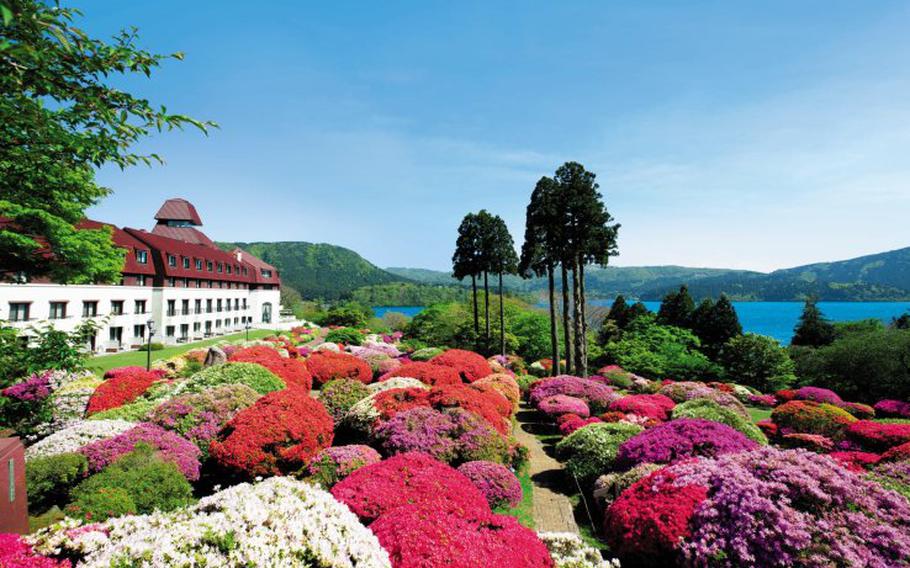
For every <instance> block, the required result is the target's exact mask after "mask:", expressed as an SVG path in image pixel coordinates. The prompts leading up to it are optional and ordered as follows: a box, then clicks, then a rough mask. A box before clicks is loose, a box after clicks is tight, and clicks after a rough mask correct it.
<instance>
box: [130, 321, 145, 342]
mask: <svg viewBox="0 0 910 568" xmlns="http://www.w3.org/2000/svg"><path fill="white" fill-rule="evenodd" d="M133 337H135V338H137V339H145V326H144V325H139V324H137V325H134V326H133Z"/></svg>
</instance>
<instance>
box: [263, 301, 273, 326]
mask: <svg viewBox="0 0 910 568" xmlns="http://www.w3.org/2000/svg"><path fill="white" fill-rule="evenodd" d="M262 323H272V304H271V303H270V302H266V303H264V304H262Z"/></svg>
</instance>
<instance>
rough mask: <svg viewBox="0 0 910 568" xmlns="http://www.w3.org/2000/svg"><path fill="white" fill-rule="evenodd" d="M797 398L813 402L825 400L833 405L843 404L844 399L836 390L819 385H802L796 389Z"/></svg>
mask: <svg viewBox="0 0 910 568" xmlns="http://www.w3.org/2000/svg"><path fill="white" fill-rule="evenodd" d="M796 399H797V400H812V401H815V402H825V403H828V404H833V405H834V406H843V405H844V401H843V399H841V397H839V396H838V395H837V393H836V392H834V391H833V390H829V389H823V388H821V387H802V388H800V389H799V390H797V391H796Z"/></svg>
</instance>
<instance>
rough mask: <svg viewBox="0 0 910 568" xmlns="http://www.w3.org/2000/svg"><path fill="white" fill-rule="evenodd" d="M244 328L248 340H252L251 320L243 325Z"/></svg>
mask: <svg viewBox="0 0 910 568" xmlns="http://www.w3.org/2000/svg"><path fill="white" fill-rule="evenodd" d="M243 329H245V330H246V340H247V341H249V340H250V322H249V321H247V322H246V324H245V325H244V326H243Z"/></svg>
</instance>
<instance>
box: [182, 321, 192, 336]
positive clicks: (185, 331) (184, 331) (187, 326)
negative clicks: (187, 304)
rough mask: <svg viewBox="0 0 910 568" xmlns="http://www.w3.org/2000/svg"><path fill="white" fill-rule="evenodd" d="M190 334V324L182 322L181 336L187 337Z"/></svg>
mask: <svg viewBox="0 0 910 568" xmlns="http://www.w3.org/2000/svg"><path fill="white" fill-rule="evenodd" d="M189 335H190V324H188V323H182V324H180V337H182V338H183V339H187V338H188V337H189Z"/></svg>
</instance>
